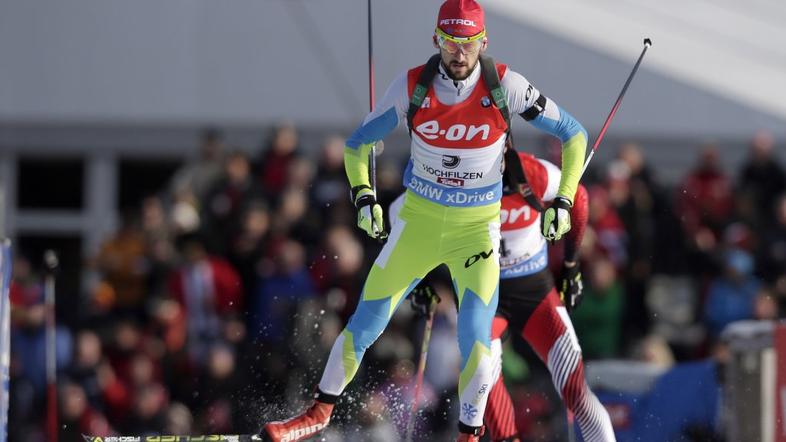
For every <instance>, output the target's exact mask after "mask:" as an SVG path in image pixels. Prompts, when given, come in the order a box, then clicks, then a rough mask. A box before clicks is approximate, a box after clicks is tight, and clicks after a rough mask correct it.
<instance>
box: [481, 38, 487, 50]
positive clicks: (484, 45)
mask: <svg viewBox="0 0 786 442" xmlns="http://www.w3.org/2000/svg"><path fill="white" fill-rule="evenodd" d="M488 47H489V39H488V37H483V43H481V45H480V52H483V51H485V50H486V49H488Z"/></svg>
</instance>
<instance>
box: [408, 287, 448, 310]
mask: <svg viewBox="0 0 786 442" xmlns="http://www.w3.org/2000/svg"><path fill="white" fill-rule="evenodd" d="M440 301H442V299H440V297H439V295H438V294H437V292H436V290H434V288H433V287H431V284H429V283H427V282H421V283H420V284H418V286H417V287H415V288H414V289H412V293H410V295H409V302H410V303H411V304H412V310H415V312H416V313H417V315H418V316H422V317H424V318H427V317H428V316H429V315H431V313H432V312H434V311H435V310H436V309H437V304H439V303H440Z"/></svg>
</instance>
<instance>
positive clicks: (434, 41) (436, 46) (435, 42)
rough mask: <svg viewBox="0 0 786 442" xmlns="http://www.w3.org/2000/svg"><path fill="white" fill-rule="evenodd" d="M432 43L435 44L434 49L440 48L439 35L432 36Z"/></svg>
mask: <svg viewBox="0 0 786 442" xmlns="http://www.w3.org/2000/svg"><path fill="white" fill-rule="evenodd" d="M431 44H432V45H434V49H439V43H437V36H436V35H432V36H431Z"/></svg>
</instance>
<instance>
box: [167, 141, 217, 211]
mask: <svg viewBox="0 0 786 442" xmlns="http://www.w3.org/2000/svg"><path fill="white" fill-rule="evenodd" d="M223 156H224V134H223V133H221V131H219V130H218V129H215V128H209V129H205V130H204V131H203V132H202V140H201V146H200V148H199V157H197V158H194V159H192V160H189V161H188V162H187V163H185V164H184V165H183V166H181V167H180V168H179V169H178V170H177V171H176V172H175V174H174V176H173V177H172V181H171V182H170V185H169V189H170V192H171V194H172V195H178V194H182V193H192V194H193V195H194V196H196V198H197V199H200V200H201V199H202V198H204V197H205V194H206V192H207V191H208V190H209V189H210V187H211V186H212V185H213V183H214V182H215V181H216V180H217V179H218V177H219V176H220V174H221V163H222V161H223Z"/></svg>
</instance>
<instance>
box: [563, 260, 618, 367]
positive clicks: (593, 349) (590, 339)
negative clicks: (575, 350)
mask: <svg viewBox="0 0 786 442" xmlns="http://www.w3.org/2000/svg"><path fill="white" fill-rule="evenodd" d="M587 269H588V274H589V275H588V276H589V279H588V284H587V287H586V288H585V291H586V294H585V295H584V300H583V301H582V303H581V304H580V305H579V306H578V308H576V310H575V311H574V312H573V325H574V327H575V328H576V334H577V335H578V338H579V342H580V343H581V349H582V351H583V353H584V359H587V360H591V359H601V358H612V357H616V356H619V354H620V343H621V335H620V329H621V321H622V308H623V302H624V299H625V297H624V294H623V291H622V285H621V284H620V282H619V280H618V279H617V275H616V271H615V269H614V264H613V263H612V262H611V261H609V260H608V259H604V258H598V259H595V260H593V261H592V262H590V263H589V267H587Z"/></svg>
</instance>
